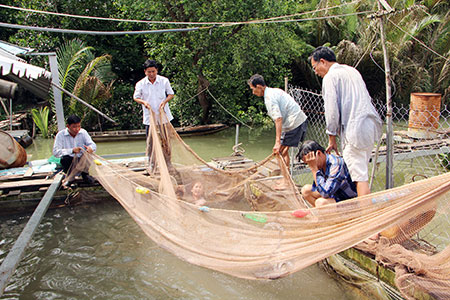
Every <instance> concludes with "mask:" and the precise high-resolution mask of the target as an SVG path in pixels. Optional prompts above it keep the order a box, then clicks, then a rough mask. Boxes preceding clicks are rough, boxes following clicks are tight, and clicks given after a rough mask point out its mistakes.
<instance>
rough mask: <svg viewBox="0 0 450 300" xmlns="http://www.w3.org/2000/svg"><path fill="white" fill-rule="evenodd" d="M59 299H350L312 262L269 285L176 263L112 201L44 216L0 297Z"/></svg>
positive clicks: (11, 235) (9, 233) (12, 234)
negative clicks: (308, 265) (312, 264)
mask: <svg viewBox="0 0 450 300" xmlns="http://www.w3.org/2000/svg"><path fill="white" fill-rule="evenodd" d="M26 219H27V218H19V219H18V221H15V222H14V224H9V225H10V226H9V230H6V228H5V226H2V227H1V236H2V249H5V248H6V249H10V247H12V243H13V240H14V239H15V238H16V235H18V232H20V230H21V227H22V226H23V224H24V223H25V222H26V221H27V220H26ZM0 221H1V223H2V224H3V223H4V222H6V219H0ZM5 256H6V255H5V253H2V254H1V256H0V259H1V260H3V259H4V257H5ZM67 298H68V299H356V298H354V297H352V296H351V295H349V294H348V293H347V294H346V293H345V290H344V287H343V286H341V285H340V284H339V283H338V282H337V281H335V280H333V279H331V278H330V277H328V275H327V274H325V273H324V272H323V271H322V270H321V269H319V268H318V267H317V266H316V265H314V266H311V267H309V268H307V269H305V270H303V271H301V272H298V273H296V274H293V275H291V276H289V277H287V278H283V279H280V280H276V281H250V280H243V279H238V278H234V277H230V276H228V275H225V274H222V273H218V272H214V271H211V270H208V269H204V268H201V267H197V266H194V265H191V264H189V263H186V262H184V261H181V260H180V259H178V258H176V257H175V256H173V255H171V254H170V253H168V252H166V251H165V250H163V249H161V248H159V247H157V246H156V245H155V244H154V243H153V242H152V241H151V240H150V239H148V238H147V237H146V235H145V234H144V233H143V232H142V231H141V230H140V228H139V227H138V226H137V225H136V223H135V222H134V221H133V220H132V219H131V217H129V215H128V214H127V213H126V212H125V211H124V210H123V209H122V207H121V206H120V205H119V204H118V203H116V202H115V201H110V202H103V203H100V204H95V205H89V206H78V207H74V208H63V209H58V210H52V211H49V212H48V213H47V215H46V217H45V218H44V220H43V221H42V224H41V225H40V226H39V229H38V230H37V232H36V235H35V237H34V239H33V241H32V242H31V244H30V248H29V249H28V250H27V254H26V255H25V257H24V258H23V260H22V262H21V263H20V265H19V268H18V270H17V271H16V273H15V274H14V276H13V278H12V279H11V281H10V283H9V285H8V287H7V289H6V291H5V293H4V295H3V297H2V298H1V299H67Z"/></svg>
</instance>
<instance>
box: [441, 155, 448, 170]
mask: <svg viewBox="0 0 450 300" xmlns="http://www.w3.org/2000/svg"><path fill="white" fill-rule="evenodd" d="M439 162H440V163H441V166H442V167H443V168H445V169H447V170H449V171H450V153H439Z"/></svg>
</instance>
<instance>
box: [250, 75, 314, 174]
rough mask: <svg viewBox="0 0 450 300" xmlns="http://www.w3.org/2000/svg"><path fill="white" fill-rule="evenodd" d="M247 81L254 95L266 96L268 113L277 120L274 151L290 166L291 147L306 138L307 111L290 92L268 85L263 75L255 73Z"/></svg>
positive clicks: (296, 145) (265, 102)
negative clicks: (305, 111)
mask: <svg viewBox="0 0 450 300" xmlns="http://www.w3.org/2000/svg"><path fill="white" fill-rule="evenodd" d="M247 83H248V85H249V86H250V88H251V89H252V92H253V94H254V95H256V96H258V97H264V104H265V105H266V108H267V113H268V115H269V116H270V117H271V118H272V120H273V121H274V122H275V130H276V131H275V132H276V134H275V145H274V146H273V153H280V154H281V156H282V157H283V159H284V162H285V163H286V165H287V166H289V164H290V160H289V153H288V151H289V147H298V145H299V143H300V142H302V141H303V140H304V139H305V135H306V127H307V121H306V115H305V113H304V112H303V111H302V109H301V108H300V105H298V103H297V102H295V100H294V98H292V97H291V96H290V95H289V94H288V93H286V92H285V91H283V90H281V89H278V88H270V87H268V86H267V85H266V82H265V81H264V77H262V76H261V75H259V74H255V75H253V76H252V77H250V79H249V80H248V82H247Z"/></svg>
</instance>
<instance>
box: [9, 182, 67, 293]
mask: <svg viewBox="0 0 450 300" xmlns="http://www.w3.org/2000/svg"><path fill="white" fill-rule="evenodd" d="M62 179H63V174H62V173H59V174H57V175H56V176H55V179H54V180H53V182H52V184H51V185H50V187H49V189H48V190H47V192H46V193H45V195H44V197H43V198H42V200H41V202H39V205H38V206H37V208H36V210H35V211H34V213H33V215H32V216H31V218H30V220H29V221H28V223H27V225H25V228H24V229H23V230H22V233H21V234H20V236H19V238H18V239H17V241H16V242H15V243H14V246H13V247H12V249H11V251H9V253H8V255H7V256H6V258H5V260H4V261H3V263H2V265H1V266H0V296H1V295H3V292H4V291H5V288H6V284H7V283H8V281H9V279H10V278H11V276H12V275H13V274H14V271H15V270H16V268H17V265H18V264H19V262H20V260H21V259H22V257H23V255H24V253H25V250H26V248H27V247H28V244H29V243H30V240H31V238H32V237H33V234H34V232H35V231H36V228H37V227H38V226H39V223H41V220H42V218H43V217H44V215H45V213H46V212H47V209H48V207H49V205H50V203H51V202H52V199H53V195H54V194H55V192H56V191H57V190H58V188H59V186H60V184H61V181H62Z"/></svg>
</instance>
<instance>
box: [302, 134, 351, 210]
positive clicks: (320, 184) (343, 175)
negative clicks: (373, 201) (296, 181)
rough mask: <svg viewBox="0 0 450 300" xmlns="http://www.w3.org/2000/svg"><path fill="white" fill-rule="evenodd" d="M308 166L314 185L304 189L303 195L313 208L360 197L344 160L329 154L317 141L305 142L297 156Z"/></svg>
mask: <svg viewBox="0 0 450 300" xmlns="http://www.w3.org/2000/svg"><path fill="white" fill-rule="evenodd" d="M297 157H298V158H301V159H302V160H303V162H305V163H306V164H308V167H309V168H310V170H311V172H312V174H313V176H314V183H313V184H312V185H311V184H306V185H304V186H303V187H302V191H301V193H302V195H303V198H305V200H306V201H308V202H309V203H310V204H311V205H313V206H316V207H318V206H322V205H326V204H331V203H336V202H339V201H343V200H347V199H350V198H354V197H356V196H358V193H357V192H356V184H355V183H354V182H353V181H352V178H351V177H350V173H349V171H348V168H347V165H346V164H345V162H344V159H343V158H342V157H339V156H335V155H333V154H327V153H326V152H325V149H324V148H323V147H322V146H321V145H319V144H318V143H317V142H315V141H305V142H304V143H303V144H302V146H301V147H300V149H299V152H298V154H297Z"/></svg>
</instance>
